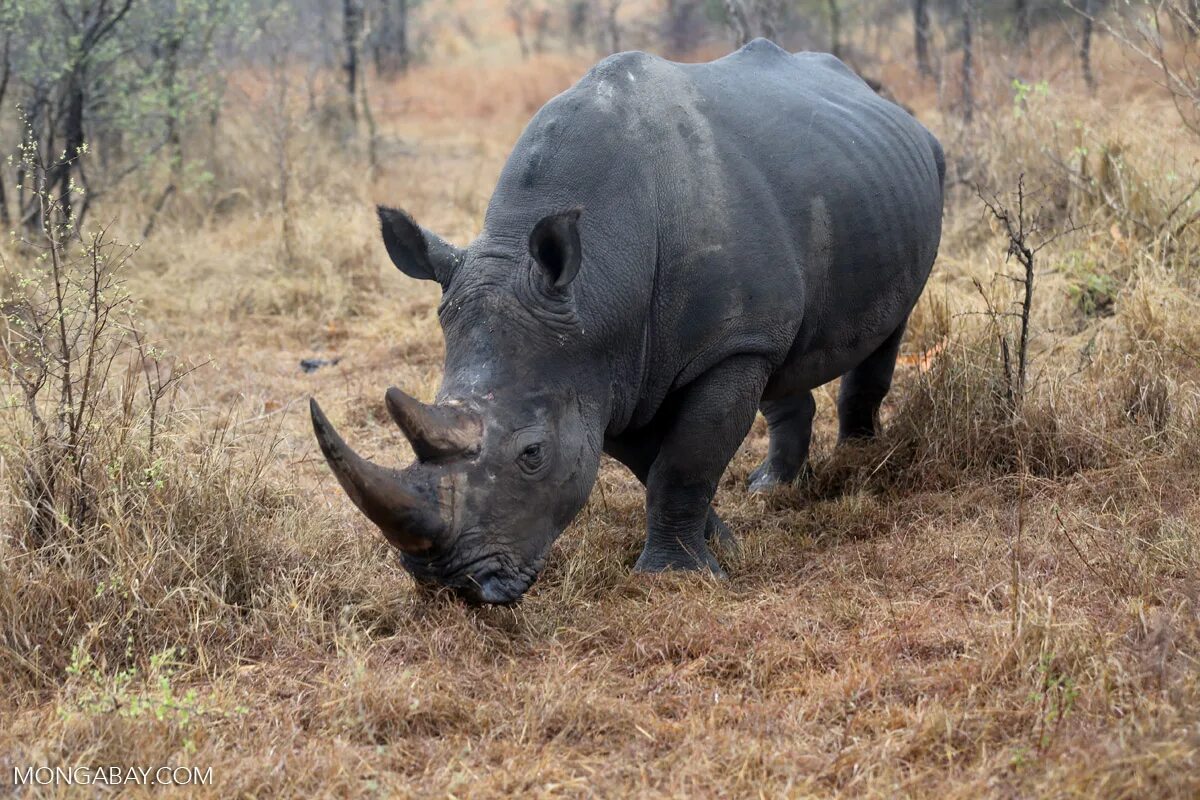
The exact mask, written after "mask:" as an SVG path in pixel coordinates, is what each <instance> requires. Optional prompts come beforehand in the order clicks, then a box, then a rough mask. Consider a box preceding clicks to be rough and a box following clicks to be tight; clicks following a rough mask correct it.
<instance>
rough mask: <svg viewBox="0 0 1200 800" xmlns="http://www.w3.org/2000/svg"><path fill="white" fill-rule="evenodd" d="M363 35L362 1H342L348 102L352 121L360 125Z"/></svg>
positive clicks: (344, 67)
mask: <svg viewBox="0 0 1200 800" xmlns="http://www.w3.org/2000/svg"><path fill="white" fill-rule="evenodd" d="M361 35H362V6H361V5H360V0H342V42H343V45H344V47H345V48H346V61H345V63H344V64H343V67H342V68H343V69H344V70H345V73H346V101H347V103H346V104H347V106H348V107H349V110H350V119H351V120H352V121H354V123H355V124H357V123H358V48H359V37H360V36H361Z"/></svg>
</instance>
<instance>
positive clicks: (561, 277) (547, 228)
mask: <svg viewBox="0 0 1200 800" xmlns="http://www.w3.org/2000/svg"><path fill="white" fill-rule="evenodd" d="M581 212H582V209H578V208H573V209H571V210H570V211H563V212H561V213H558V214H551V215H550V216H548V217H543V218H542V219H541V221H540V222H538V224H537V225H534V226H533V232H532V233H531V234H529V254H530V255H531V256H533V260H534V261H536V262H537V263H538V266H540V267H541V268H542V270H543V271H544V272H545V273H546V279H547V281H549V283H550V285H551V286H553V287H554V288H556V289H562V288H563V287H565V286H566V285H567V284H569V283H570V282H571V281H573V280H574V279H575V276H576V275H578V274H579V265H580V263H581V262H582V260H583V251H582V249H581V248H580V245H579V215H580V213H581Z"/></svg>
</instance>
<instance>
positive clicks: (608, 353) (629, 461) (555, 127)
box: [381, 39, 944, 603]
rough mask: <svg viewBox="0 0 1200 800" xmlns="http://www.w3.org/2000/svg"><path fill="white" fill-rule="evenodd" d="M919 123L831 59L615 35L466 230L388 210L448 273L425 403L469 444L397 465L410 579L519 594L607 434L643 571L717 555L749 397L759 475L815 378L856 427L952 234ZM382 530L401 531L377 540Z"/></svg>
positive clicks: (767, 483) (404, 261) (806, 415)
mask: <svg viewBox="0 0 1200 800" xmlns="http://www.w3.org/2000/svg"><path fill="white" fill-rule="evenodd" d="M943 172H944V167H943V159H942V152H941V148H940V146H939V145H938V143H937V141H936V140H935V139H934V138H933V136H932V135H931V134H930V133H929V132H928V131H926V130H925V128H923V127H922V126H921V125H920V124H919V123H918V122H917V121H916V120H915V119H913V118H912V117H911V116H910V115H909V114H907V113H906V112H905V111H903V110H902V109H900V108H899V107H897V106H895V105H893V104H892V103H890V102H888V101H886V100H884V99H882V98H880V97H879V96H877V95H876V94H875V93H874V92H872V91H871V90H870V88H868V87H867V85H866V84H865V83H863V82H862V81H861V80H860V79H859V78H858V77H857V76H855V75H854V74H853V73H852V72H851V71H850V70H849V69H847V68H846V67H845V66H844V65H843V64H842V63H841V62H840V61H838V60H837V59H836V58H834V57H832V56H829V55H824V54H815V53H800V54H796V55H791V54H789V53H787V52H785V51H783V50H781V49H779V48H778V47H776V46H775V45H773V44H771V43H770V42H767V41H765V40H761V39H759V40H756V41H754V42H751V43H750V44H748V45H746V46H745V47H743V48H742V49H741V50H739V51H737V52H736V53H733V54H731V55H729V56H727V57H725V58H722V59H720V60H718V61H714V62H711V63H707V64H695V65H684V64H675V63H672V62H669V61H665V60H662V59H660V58H657V57H654V56H650V55H646V54H644V53H622V54H618V55H614V56H611V57H609V58H607V59H605V60H604V61H602V62H601V63H600V64H598V65H597V66H596V67H595V68H594V69H592V71H591V72H589V73H588V74H587V75H586V76H585V77H584V78H583V79H582V80H580V82H579V83H578V84H576V85H575V86H574V87H572V88H571V89H569V90H567V91H566V92H564V93H563V94H561V95H559V96H558V97H556V98H554V99H553V100H551V101H550V102H549V103H547V104H546V106H545V107H544V108H542V109H541V110H540V111H539V112H538V113H537V115H536V116H535V117H534V118H533V120H532V121H531V122H530V123H529V126H528V127H527V128H526V129H525V131H524V133H523V134H522V135H521V138H520V140H519V141H518V142H517V144H516V146H515V148H514V150H513V152H512V155H511V157H510V158H509V160H508V162H507V164H506V166H505V168H504V171H503V173H502V174H501V177H500V181H499V184H498V185H497V187H496V190H495V193H494V195H493V197H492V199H491V202H490V204H489V206H488V210H487V215H486V218H485V220H484V229H483V231H482V233H481V234H480V235H479V237H478V238H477V239H476V240H475V241H474V242H472V243H471V244H470V245H469V246H468V247H467V248H466V249H465V250H460V249H458V248H455V247H453V246H452V245H449V244H447V243H446V242H444V241H442V240H441V239H439V238H438V237H437V236H436V235H434V234H432V233H430V232H429V231H426V230H424V229H421V228H419V227H417V226H416V224H415V223H413V222H412V220H411V219H410V218H409V217H407V215H404V214H403V213H402V212H394V211H391V210H388V209H381V219H382V221H383V235H384V241H385V244H386V245H387V247H388V251H389V253H390V254H391V256H392V258H393V260H394V261H395V262H396V264H397V266H398V267H399V268H400V269H401V270H402V271H404V272H405V273H407V274H409V275H412V276H414V277H420V278H429V279H433V280H437V281H438V282H439V283H441V284H442V286H443V297H442V302H441V305H440V307H439V309H438V313H439V317H440V320H441V324H442V328H443V331H444V333H445V337H446V363H445V376H444V380H443V383H442V386H441V389H440V391H439V392H438V397H437V401H438V403H442V404H449V405H452V406H455V407H456V408H459V409H463V410H467V411H470V412H472V413H474V414H477V415H478V417H479V418H480V419H481V420H482V426H483V438H482V443H481V445H480V446H479V447H478V449H477V452H472V453H471V454H469V455H464V456H462V457H456V458H449V459H445V460H441V461H437V462H430V463H426V462H422V463H418V464H415V465H414V466H412V467H410V468H409V469H408V470H406V471H405V472H404V473H402V474H403V475H404V476H406V477H404V478H403V480H405V481H411V482H413V483H414V485H418V484H420V485H433V484H436V485H438V486H439V487H440V489H439V499H438V501H437V511H438V513H439V514H440V515H441V518H442V519H443V520H444V521H445V523H446V527H447V531H446V534H445V535H444V536H443V537H441V538H440V539H438V540H437V541H436V542H434V543H433V545H432V546H431V547H429V548H428V549H426V550H422V551H420V552H405V553H404V554H403V556H402V559H403V562H404V564H405V566H406V567H407V568H408V569H409V570H410V571H411V572H412V573H413V574H414V576H416V577H417V579H418V580H420V581H424V582H428V583H433V584H441V585H448V586H452V587H455V588H456V589H458V590H459V591H460V592H462V593H463V594H464V595H466V596H467V597H469V598H472V599H475V600H480V601H484V602H491V603H504V602H512V601H514V600H516V599H518V598H519V597H520V596H521V595H522V593H523V592H524V591H525V590H526V589H528V587H529V586H530V584H532V582H533V581H534V579H535V578H536V577H537V574H538V572H539V570H540V569H541V568H542V565H543V562H544V559H545V556H546V553H547V551H548V549H549V547H550V545H551V543H552V542H553V541H554V539H555V538H556V537H557V536H558V535H559V534H560V533H561V531H562V530H563V528H564V527H565V526H566V525H567V524H568V523H569V522H570V521H571V519H572V518H573V517H574V516H575V515H576V513H578V511H579V510H580V509H581V508H582V506H583V504H584V503H585V501H586V499H587V497H588V494H589V492H590V491H591V488H592V485H593V483H594V481H595V478H596V473H597V469H598V466H599V461H600V454H601V452H602V451H603V452H607V453H609V454H610V455H612V456H613V457H615V458H617V459H618V460H620V461H621V462H623V463H624V464H626V465H627V466H628V467H629V468H630V469H631V470H632V471H633V473H634V474H635V475H637V477H638V478H639V479H640V480H641V481H642V482H643V483H644V484H645V486H646V490H647V539H646V545H645V549H644V551H643V553H642V555H641V558H640V559H639V561H638V565H637V568H638V569H640V570H646V571H658V570H665V569H701V568H702V569H710V570H713V571H716V572H718V573H719V572H720V567H719V566H718V564H717V561H716V559H715V557H714V556H713V553H712V552H711V550H710V549H709V546H708V541H709V540H712V539H713V538H716V537H721V538H724V537H727V536H728V535H729V534H728V530H727V529H726V528H725V526H724V525H723V523H721V522H720V520H719V519H718V518H717V516H716V513H715V512H714V511H713V510H712V508H711V502H712V498H713V493H714V491H715V490H716V486H717V483H718V481H719V479H720V477H721V474H722V473H723V472H724V470H725V468H726V466H727V464H728V462H729V460H730V459H731V458H732V456H733V454H734V452H735V451H736V449H737V448H738V446H739V444H740V443H741V441H742V439H743V438H744V437H745V435H746V433H747V432H748V430H749V428H750V425H751V423H752V422H753V419H754V414H755V410H756V409H759V408H761V410H762V411H763V413H764V415H765V416H766V418H767V421H768V424H769V429H770V436H771V442H770V449H769V453H768V456H767V459H766V460H765V461H764V462H763V464H762V465H761V466H760V467H759V468H758V469H757V470H755V472H754V474H753V475H752V476H751V489H754V490H762V489H768V488H770V487H773V486H777V485H781V484H786V483H788V482H790V481H792V480H794V479H795V478H796V476H797V475H798V474H799V472H800V470H801V468H802V467H803V465H804V462H805V459H806V458H807V454H808V443H809V437H810V434H811V425H812V414H813V400H812V394H811V391H812V389H814V388H816V387H818V386H820V385H822V384H824V383H826V382H828V381H831V380H833V379H835V378H838V377H842V378H843V381H842V389H841V395H840V398H839V403H838V413H839V426H840V438H842V439H846V438H853V437H860V436H870V435H873V433H874V432H875V425H876V423H875V417H876V415H877V412H878V409H879V405H880V403H881V402H882V400H883V397H884V395H885V394H886V393H887V391H888V389H889V388H890V384H891V378H892V371H893V368H894V364H895V359H896V353H897V349H898V347H899V343H900V339H901V336H902V335H903V331H904V326H905V322H906V320H907V318H908V315H909V313H910V311H911V310H912V308H913V305H914V304H915V303H916V300H917V298H918V296H919V294H920V292H921V290H922V288H923V287H924V285H925V281H926V279H927V277H928V275H929V271H930V269H931V267H932V265H933V262H934V258H935V256H936V254H937V248H938V242H939V238H940V234H941V217H942V181H943ZM389 538H391V537H389Z"/></svg>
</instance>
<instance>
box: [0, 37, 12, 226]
mask: <svg viewBox="0 0 1200 800" xmlns="http://www.w3.org/2000/svg"><path fill="white" fill-rule="evenodd" d="M11 44H12V33H11V32H9V33H7V34H6V35H5V36H4V67H3V70H4V71H3V73H2V75H0V108H4V96H5V95H6V94H8V79H9V77H10V76H11V74H12V62H11V60H10V50H9V46H10V45H11ZM7 185H8V177H7V176H6V175H4V174H3V170H0V226H3V228H4V230H5V231H7V230H8V229H9V228H10V227H12V216H11V215H10V214H9V213H8V195H7V194H6V193H5V191H4V187H5V186H7Z"/></svg>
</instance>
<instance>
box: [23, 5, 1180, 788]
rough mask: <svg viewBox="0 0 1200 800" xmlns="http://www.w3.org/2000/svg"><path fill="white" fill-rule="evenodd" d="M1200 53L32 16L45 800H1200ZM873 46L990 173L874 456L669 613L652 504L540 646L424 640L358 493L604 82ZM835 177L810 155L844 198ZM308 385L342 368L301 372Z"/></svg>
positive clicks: (877, 20) (823, 445) (1086, 9)
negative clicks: (857, 799)
mask: <svg viewBox="0 0 1200 800" xmlns="http://www.w3.org/2000/svg"><path fill="white" fill-rule="evenodd" d="M1198 34H1200V7H1198V4H1197V3H1196V2H1190V1H1189V0H1152V1H1150V2H1147V1H1146V0H1130V1H1129V2H1112V3H1108V2H1101V1H1100V0H1074V2H1073V3H1072V2H1056V1H1055V0H1024V1H1022V0H1005V2H1000V1H999V0H998V1H997V2H982V0H927V1H926V0H917V1H916V2H912V3H907V2H900V1H899V0H829V1H828V2H816V1H815V0H724V2H717V1H716V0H572V1H571V2H552V0H511V1H510V2H508V3H507V4H505V3H502V2H501V0H344V2H342V3H321V2H317V1H316V0H306V1H305V2H298V3H282V2H277V0H88V1H87V2H81V1H80V0H56V2H48V1H47V2H43V0H15V2H14V0H5V1H4V2H0V37H2V41H0V46H2V48H3V61H2V64H0V108H2V116H0V147H2V148H3V151H4V154H5V155H6V156H7V161H6V162H5V163H4V164H3V165H0V190H2V191H0V222H2V223H3V234H4V236H3V241H2V243H0V254H2V257H3V265H2V266H3V269H2V278H0V293H2V294H3V304H2V311H3V320H2V322H0V340H2V343H3V348H0V360H2V363H3V367H4V371H3V381H4V386H3V393H2V395H0V397H2V403H0V498H2V505H0V520H2V526H3V527H2V528H0V768H2V769H3V774H4V777H3V778H0V784H2V785H4V786H5V791H6V792H7V791H16V792H17V793H18V794H20V795H22V796H25V795H30V796H32V795H35V794H36V795H43V794H44V795H60V794H61V795H70V794H80V793H82V794H91V793H97V792H99V791H100V788H99V787H75V788H74V789H72V788H71V787H63V786H60V787H57V788H56V787H35V788H30V787H24V788H19V789H14V787H12V785H11V781H12V780H13V775H12V768H13V767H24V766H31V765H48V766H68V767H69V766H89V767H95V766H106V765H121V766H143V767H145V766H158V765H164V764H169V765H186V766H199V767H201V768H208V767H211V768H212V775H213V781H214V782H213V784H212V785H210V786H205V787H186V788H184V787H180V788H171V787H135V786H127V787H125V788H124V789H123V790H122V792H123V793H124V794H127V795H130V796H139V795H150V794H154V795H156V796H160V795H168V794H171V793H189V794H207V795H208V796H213V797H234V796H274V795H279V796H294V795H305V796H321V797H323V796H359V795H366V796H396V795H399V796H455V797H496V796H508V795H535V796H575V795H599V796H699V797H732V796H795V797H803V796H823V795H844V796H872V797H894V796H939V797H978V796H995V797H1032V796H1038V797H1096V796H1102V797H1129V798H1144V797H1196V796H1197V795H1198V794H1200V468H1198V466H1197V465H1198V464H1200V418H1198V414H1200V384H1198V383H1197V381H1198V380H1200V164H1198V159H1200V107H1198V103H1200V71H1198V68H1200V58H1198V48H1200V37H1198ZM755 35H765V36H768V37H770V38H773V39H775V40H776V41H778V42H779V43H781V44H782V45H784V46H786V47H788V48H790V49H793V50H799V49H820V50H830V49H832V50H834V51H836V52H837V53H839V54H840V55H841V56H842V57H843V58H844V59H845V60H846V61H847V62H848V63H850V64H851V65H852V66H854V68H855V69H857V70H858V71H860V72H861V73H862V74H863V75H865V76H866V77H868V78H869V79H871V80H872V81H873V82H874V83H875V84H876V85H878V86H879V87H880V88H879V91H881V92H883V93H886V94H887V95H888V96H889V97H893V98H895V99H896V100H897V101H898V102H901V103H903V104H904V105H906V106H907V107H908V108H910V109H911V110H912V111H913V113H915V114H916V115H917V117H918V118H919V119H920V120H921V121H922V122H923V123H924V124H925V125H926V126H927V127H929V128H930V129H931V130H932V131H934V132H935V133H936V134H937V135H938V136H939V138H940V139H941V141H942V143H943V144H944V146H945V149H946V152H947V156H948V176H947V192H946V219H945V233H944V238H943V243H942V248H941V255H940V257H939V260H938V263H937V265H936V266H935V268H934V273H933V277H932V278H931V280H930V282H929V286H928V289H927V290H926V292H925V294H924V297H923V298H922V300H921V302H920V305H919V306H918V308H917V310H916V312H915V314H914V316H913V319H912V322H911V324H910V326H909V330H908V338H907V341H906V345H905V348H904V353H903V355H902V359H901V366H900V367H899V369H898V373H897V378H896V382H895V386H894V388H893V391H892V394H891V396H890V398H889V400H888V401H887V403H886V405H885V408H884V411H883V424H884V433H883V435H882V437H881V438H880V439H878V440H877V441H875V442H872V443H868V444H862V445H854V446H847V447H843V448H837V449H835V448H834V446H833V445H834V439H835V432H836V429H835V426H834V414H833V398H834V397H835V395H836V386H832V385H831V386H828V387H825V388H824V389H822V390H820V391H819V392H818V393H817V396H818V417H817V427H816V434H815V440H814V450H813V457H812V473H811V475H808V476H807V477H806V478H805V479H804V480H802V481H801V482H800V483H799V484H798V485H797V486H795V487H794V488H791V489H788V490H786V491H778V492H776V493H773V494H769V495H748V494H747V493H746V492H745V490H744V488H743V486H744V482H745V479H746V477H747V475H748V473H749V471H750V470H751V468H752V467H753V466H754V465H755V464H757V463H758V461H759V460H760V459H761V458H762V456H763V454H764V452H765V449H766V437H765V427H764V424H763V422H762V420H761V419H760V420H758V422H757V423H756V424H755V427H754V429H753V431H752V433H751V435H750V436H749V437H748V439H747V440H746V442H745V444H744V446H743V447H742V449H741V451H740V452H739V454H738V455H737V457H736V458H735V460H734V462H733V463H732V464H731V466H730V468H729V470H728V472H727V474H726V477H725V478H724V480H723V482H722V485H721V488H720V490H719V492H718V496H717V499H716V504H717V506H718V508H719V510H720V512H721V515H722V516H723V517H724V519H725V520H727V521H728V522H729V523H730V524H731V526H732V528H733V529H734V531H735V532H736V533H737V534H738V536H739V538H740V540H741V547H740V550H738V551H737V552H727V553H724V554H723V555H722V560H723V563H724V564H725V565H726V567H727V569H728V572H729V579H728V580H726V581H716V580H712V579H706V578H703V577H699V576H695V575H684V576H671V575H667V576H639V575H633V574H631V572H630V567H631V565H632V563H633V561H634V560H635V558H636V556H637V554H638V552H639V550H640V548H641V542H642V538H643V526H644V524H645V518H644V509H643V497H644V495H643V492H642V490H641V488H640V486H639V485H638V484H637V482H636V480H635V479H634V478H633V477H632V476H631V475H630V474H628V472H627V471H625V470H624V468H622V467H620V466H619V465H617V464H615V463H614V462H609V461H606V462H605V464H604V466H603V468H602V470H601V476H600V479H599V483H598V485H597V486H596V487H595V490H594V491H593V493H592V497H591V500H590V502H589V504H588V506H587V508H586V509H585V510H584V511H583V512H582V513H581V514H580V516H579V518H578V519H577V520H576V522H575V523H574V524H573V525H572V526H571V527H570V529H568V531H567V532H566V533H565V534H564V535H563V537H562V538H561V540H560V541H559V542H558V544H557V545H556V546H555V548H554V551H553V554H552V556H551V559H550V562H549V565H548V567H547V569H546V572H545V573H544V575H543V577H542V579H541V580H540V581H539V582H538V583H537V584H536V585H535V587H534V588H533V590H531V592H530V593H529V595H528V596H527V598H526V599H525V601H524V602H523V603H521V604H520V605H518V606H516V607H512V608H473V607H468V606H465V605H462V604H460V603H458V602H455V601H453V600H451V599H449V598H445V597H440V596H432V597H431V596H428V595H424V594H418V593H416V592H415V591H414V589H413V586H412V584H411V582H410V580H409V579H408V577H407V576H406V575H405V573H404V572H403V571H402V570H401V568H400V567H399V566H398V564H397V563H396V562H395V560H394V559H393V556H392V553H391V552H390V551H389V548H388V547H387V546H386V545H385V543H384V541H383V539H382V537H380V536H379V535H378V533H377V532H376V531H375V530H374V529H373V528H372V527H371V525H370V524H369V523H368V522H367V521H366V520H365V519H364V518H363V517H362V516H361V515H360V514H358V513H357V512H356V511H355V510H354V508H353V507H352V506H351V504H350V503H349V502H348V500H347V499H346V498H345V496H344V495H343V494H342V492H341V490H340V489H339V488H338V486H337V485H336V483H335V481H334V480H333V478H332V476H331V475H330V473H329V471H328V470H327V468H326V467H325V465H324V463H323V461H322V459H321V457H320V454H319V452H318V451H317V449H316V446H315V442H314V440H313V437H312V433H311V429H310V426H309V421H308V412H307V403H306V400H307V398H308V397H309V396H310V395H317V396H319V397H320V398H321V400H322V402H323V404H324V406H325V408H326V410H327V411H328V413H329V414H330V416H331V417H332V419H333V421H334V423H335V424H337V425H338V427H339V428H340V429H341V430H342V432H343V433H344V434H345V435H346V436H347V438H348V439H349V440H350V441H352V442H353V443H354V444H355V446H356V447H358V448H359V449H360V451H361V452H363V454H364V455H367V456H369V457H374V458H377V459H378V460H379V461H380V462H382V463H390V464H395V465H400V464H402V463H405V462H406V461H407V460H408V459H409V457H410V452H409V450H408V446H407V444H406V442H405V441H404V439H403V437H402V436H401V434H400V433H399V431H398V430H397V429H396V428H395V426H394V425H392V424H391V423H390V421H389V419H388V416H387V414H386V413H385V411H384V407H383V390H384V388H385V387H386V386H388V385H389V384H396V385H399V386H403V387H405V388H406V389H408V390H409V391H411V392H414V393H415V394H417V396H418V397H421V398H422V399H425V400H428V399H430V398H431V397H432V395H433V393H434V392H435V390H436V387H437V383H438V380H439V369H440V363H441V354H442V348H443V343H442V339H441V334H440V331H439V329H438V325H437V317H436V313H435V306H436V303H437V300H438V289H437V287H436V286H434V285H431V284H421V283H418V282H415V281H412V280H409V279H406V278H404V277H403V276H401V275H400V274H399V273H398V272H397V271H396V270H395V269H394V267H392V266H391V264H390V263H389V262H388V260H387V257H386V254H385V253H384V250H383V247H382V246H381V244H380V242H379V240H378V232H377V229H376V223H375V220H374V211H373V204H374V203H376V202H386V203H389V204H394V205H398V206H402V207H404V208H406V209H408V210H409V211H410V212H412V213H413V214H414V215H415V216H416V217H417V218H418V219H419V220H420V221H421V222H422V223H423V224H425V225H426V226H428V227H430V228H432V229H434V230H436V231H438V232H440V233H441V234H442V235H444V236H446V237H447V238H449V239H450V240H452V241H455V242H457V243H459V244H462V243H465V242H467V241H469V240H470V238H471V237H472V236H473V235H474V233H475V232H477V231H478V229H479V226H480V223H481V219H482V215H483V211H484V209H485V207H486V203H487V200H488V197H489V192H490V190H491V187H492V186H493V184H494V181H495V179H496V177H497V175H498V173H499V170H500V168H501V166H502V164H503V162H504V159H505V157H506V155H507V153H508V151H509V149H510V148H511V146H512V144H513V142H514V141H515V140H516V138H517V136H518V135H519V134H520V131H521V130H522V127H523V125H524V124H525V122H526V121H527V120H528V118H529V117H530V116H531V115H532V114H533V112H534V111H536V109H537V108H538V107H540V105H541V104H542V103H543V102H545V101H546V100H547V99H549V98H550V97H551V96H553V95H554V94H555V93H557V92H559V91H561V90H563V89H565V88H566V87H568V86H569V85H570V84H571V83H572V82H574V81H575V80H576V79H578V78H579V77H580V76H581V75H582V74H583V73H584V72H585V71H586V70H587V69H588V68H589V66H590V65H592V64H593V63H594V62H595V61H597V60H598V59H599V58H600V57H602V56H604V55H606V54H608V53H610V52H614V51H617V50H620V49H634V48H638V49H645V50H648V51H650V52H654V53H659V54H662V55H666V56H668V57H671V58H675V59H679V60H701V59H707V58H712V57H717V56H719V55H721V54H723V53H726V52H728V51H730V50H731V49H732V48H733V47H735V46H736V45H737V44H738V43H740V42H742V41H746V40H747V39H748V38H749V37H751V36H755ZM797 157H803V154H797ZM302 361H304V362H305V364H306V365H307V369H308V370H310V371H306V369H305V368H302V363H301V362H302Z"/></svg>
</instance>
